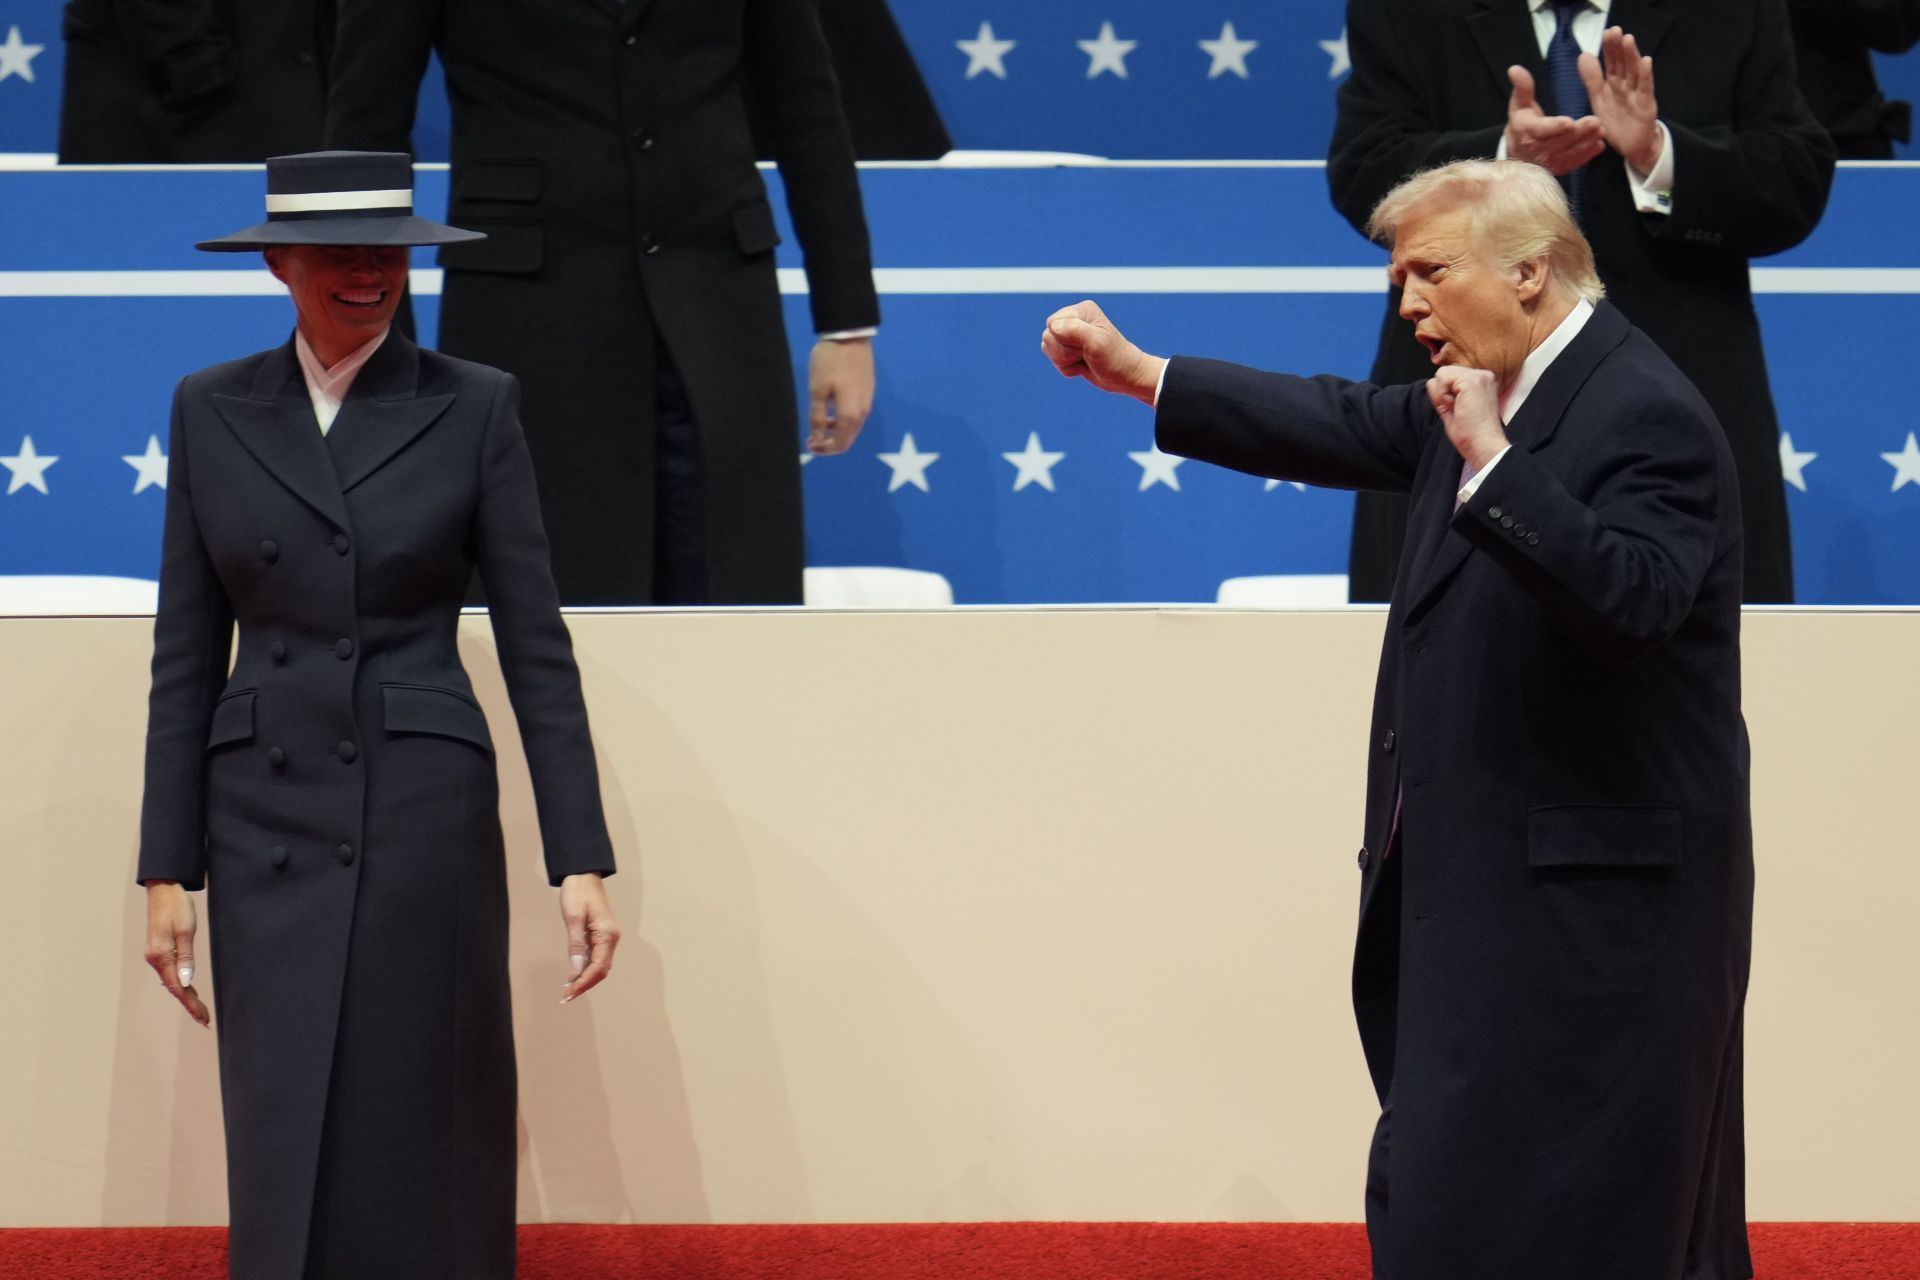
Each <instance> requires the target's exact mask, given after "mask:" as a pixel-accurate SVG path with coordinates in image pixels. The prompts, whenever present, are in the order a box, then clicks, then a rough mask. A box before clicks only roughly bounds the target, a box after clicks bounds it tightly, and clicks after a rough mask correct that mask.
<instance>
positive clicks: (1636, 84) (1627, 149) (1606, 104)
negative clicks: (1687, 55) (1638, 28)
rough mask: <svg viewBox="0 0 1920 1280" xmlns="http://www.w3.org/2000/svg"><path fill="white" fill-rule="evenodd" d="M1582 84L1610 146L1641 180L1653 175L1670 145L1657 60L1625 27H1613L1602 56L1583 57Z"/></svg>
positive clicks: (1590, 55) (1609, 29)
mask: <svg viewBox="0 0 1920 1280" xmlns="http://www.w3.org/2000/svg"><path fill="white" fill-rule="evenodd" d="M1580 79H1581V80H1582V81H1583V82H1584V83H1585V84H1586V86H1587V97H1588V98H1590V99H1592V101H1593V114H1594V115H1595V116H1596V117H1597V118H1598V119H1599V121H1600V129H1601V132H1602V133H1603V134H1604V135H1605V137H1606V141H1607V145H1608V146H1610V147H1612V148H1613V149H1614V150H1615V151H1618V152H1619V153H1620V154H1621V155H1623V156H1625V157H1626V160H1627V163H1628V164H1630V165H1632V166H1633V171H1634V172H1635V173H1637V174H1639V175H1640V176H1641V177H1643V178H1644V177H1645V176H1646V175H1648V174H1650V173H1652V172H1653V166H1654V165H1656V164H1658V163H1660V152H1661V149H1662V148H1663V147H1664V146H1665V145H1666V144H1665V139H1664V137H1663V136H1662V134H1661V130H1660V103H1659V100H1658V98H1656V97H1655V96H1654V92H1653V59H1652V58H1643V57H1641V56H1640V46H1639V45H1638V44H1636V43H1635V42H1634V39H1633V37H1632V36H1630V35H1627V34H1625V33H1624V32H1622V31H1621V29H1620V28H1619V27H1608V28H1607V34H1606V35H1605V36H1603V37H1602V38H1601V41H1600V56H1599V57H1597V58H1596V57H1594V56H1593V55H1592V54H1590V53H1583V54H1581V55H1580Z"/></svg>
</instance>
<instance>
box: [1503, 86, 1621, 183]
mask: <svg viewBox="0 0 1920 1280" xmlns="http://www.w3.org/2000/svg"><path fill="white" fill-rule="evenodd" d="M1507 79H1508V80H1509V81H1510V82H1511V83H1512V84H1513V96H1512V97H1510V98H1508V99H1507V159H1509V160H1526V161H1529V162H1530V163H1533V164H1537V165H1539V166H1540V167H1541V168H1543V169H1545V170H1546V171H1547V172H1548V173H1551V174H1552V175H1553V176H1554V177H1556V178H1558V177H1560V176H1562V175H1564V174H1569V173H1572V172H1573V171H1574V170H1575V169H1578V168H1579V167H1580V166H1581V165H1583V164H1585V163H1586V162H1587V161H1589V160H1591V159H1593V158H1594V157H1595V156H1597V155H1599V154H1600V153H1601V152H1602V151H1604V150H1606V148H1607V140H1606V137H1605V136H1604V135H1603V134H1602V132H1601V129H1600V121H1599V118H1598V117H1596V116H1582V117H1581V118H1580V119H1578V120H1575V119H1574V118H1573V117H1571V116H1550V115H1548V114H1546V113H1545V112H1544V111H1542V110H1541V109H1540V104H1539V102H1538V101H1537V100H1535V98H1534V96H1533V73H1532V72H1531V71H1528V70H1527V69H1526V68H1525V67H1519V66H1514V67H1508V68H1507Z"/></svg>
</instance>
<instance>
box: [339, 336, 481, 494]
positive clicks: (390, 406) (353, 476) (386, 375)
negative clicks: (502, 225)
mask: <svg viewBox="0 0 1920 1280" xmlns="http://www.w3.org/2000/svg"><path fill="white" fill-rule="evenodd" d="M419 381H420V348H419V347H416V346H415V345H414V344H413V343H412V342H411V341H410V340H409V339H408V338H407V336H406V335H405V334H403V333H400V332H399V331H398V330H395V331H392V332H390V333H388V334H387V340H386V341H385V342H383V343H381V344H380V349H379V350H378V351H376V352H374V353H373V357H372V359H370V360H368V361H367V363H366V367H365V368H363V369H361V370H360V374H359V376H358V377H356V378H355V379H354V380H353V386H352V388H351V389H350V390H348V392H347V398H346V399H345V400H343V401H342V402H341V404H340V416H339V417H337V418H335V419H334V421H333V427H332V429H331V430H330V431H329V432H328V433H327V436H326V448H327V451H328V452H329V453H330V454H331V455H332V457H333V470H334V472H335V473H336V474H337V475H338V476H339V484H340V490H341V492H342V493H345V492H348V491H350V490H351V489H352V488H353V487H354V486H355V485H357V484H359V483H360V482H361V481H363V480H365V479H366V478H367V477H368V476H370V475H372V474H373V473H374V472H376V471H378V470H379V469H380V468H381V467H383V466H385V465H386V464H387V462H388V461H389V460H390V459H392V458H393V457H394V455H395V454H397V453H399V452H400V451H401V450H402V449H404V448H406V447H407V446H408V445H410V444H412V443H413V441H414V440H415V439H416V438H417V437H418V436H419V435H420V433H421V432H423V431H425V430H426V429H427V428H428V427H430V426H432V425H433V424H434V422H435V421H436V420H437V419H438V418H439V417H440V415H441V414H443V413H445V412H446V411H447V406H448V405H450V404H452V403H453V397H452V396H450V395H438V396H422V395H419V394H418V388H419Z"/></svg>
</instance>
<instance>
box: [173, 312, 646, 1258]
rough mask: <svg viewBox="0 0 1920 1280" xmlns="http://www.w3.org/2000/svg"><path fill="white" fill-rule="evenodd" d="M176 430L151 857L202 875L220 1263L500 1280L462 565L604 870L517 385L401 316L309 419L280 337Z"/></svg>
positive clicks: (483, 731)
mask: <svg viewBox="0 0 1920 1280" xmlns="http://www.w3.org/2000/svg"><path fill="white" fill-rule="evenodd" d="M170 439H171V442H172V443H171V445H170V446H169V448H170V454H169V457H168V480H167V514H166V532H165V544H164V552H163V558H162V563H161V571H160V606H159V613H158V616H157V617H156V619H155V621H154V654H153V693H152V701H151V708H150V719H149V728H148V732H147V764H146V794H145V800H144V803H143V806H142V810H141V829H140V864H139V875H140V878H141V879H142V880H147V879H170V880H178V881H180V882H181V883H182V884H185V885H187V886H188V887H190V888H197V887H199V886H200V885H201V884H203V883H204V884H205V885H206V886H207V889H208V895H207V896H208V903H207V905H208V917H209V924H210V936H211V942H212V946H211V954H210V959H211V962H212V964H213V976H214V995H215V999H216V1002H217V1009H216V1017H217V1023H216V1026H217V1030H218V1033H219V1037H220V1083H221V1093H222V1099H223V1106H224V1110H225V1119H226V1136H227V1161H228V1188H229V1202H230V1208H231V1214H232V1226H233V1230H232V1274H233V1275H234V1276H235V1277H237V1278H240V1277H244V1278H247V1280H288V1277H297V1276H300V1275H302V1274H311V1275H315V1276H349V1275H351V1276H381V1275H393V1276H401V1275H404V1276H407V1277H408V1278H409V1280H438V1278H442V1277H445V1278H451V1277H458V1278H459V1280H470V1278H474V1277H483V1278H487V1280H492V1278H494V1277H506V1276H510V1275H511V1274H512V1270H513V1246H514V1236H513V1230H514V1168H515V1133H514V1105H515V1104H514V1082H515V1077H514V1058H513V1032H512V1026H511V1018H510V1012H509V1008H508V990H507V967H506V964H507V889H506V877H505V870H504V860H503V858H502V844H501V834H500V822H499V813H498V788H497V783H496V779H495V774H494V763H493V749H492V743H491V738H490V737H489V735H488V730H487V721H486V717H485V716H484V715H483V714H482V713H481V710H480V707H479V704H478V703H476V702H475V701H474V697H473V689H472V686H471V684H470V683H469V682H468V679H467V675H466V672H465V671H464V670H463V669H462V667H461V663H460V655H459V650H458V646H457V643H456V634H455V632H456V628H457V625H458V622H459V610H460V605H461V602H462V600H463V599H464V598H465V595H466V591H467V587H468V582H469V580H470V578H471V577H472V575H473V573H474V571H475V569H476V568H477V569H478V571H479V573H480V575H481V577H482V579H483V580H484V582H485V584H486V588H487V597H488V600H489V603H490V606H491V613H492V622H493V630H494V636H495V639H496V641H497V642H498V646H499V653H500V662H501V667H502V669H503V670H504V672H505V675H506V681H507V689H508V692H509V694H510V696H511V698H512V702H513V707H514V714H515V717H516V718H517V720H518V721H519V726H520V735H521V739H522V741H523V742H524V743H525V745H526V750H527V762H528V765H529V767H530V768H531V771H532V775H533V783H534V794H535V797H536V799H537V801H538V806H539V814H540V830H541V837H542V839H543V841H544V843H545V847H546V862H547V871H548V874H549V875H550V876H551V878H552V879H553V881H554V883H556V884H557V883H559V881H560V880H561V879H562V878H563V877H565V876H567V875H569V874H573V873H575V872H584V871H597V872H600V873H602V874H607V873H610V872H612V870H613V855H612V852H611V849H610V847H609V844H608V839H607V832H606V826H605V822H604V820H603V818H602V816H601V807H600V794H599V783H598V775H597V773H596V770H595V767H594V754H593V746H592V742H591V740H590V738H589V735H588V730H587V717H586V709H585V706H584V704H583V703H582V700H581V695H580V683H579V676H578V672H577V670H576V668H575V665H574V659H573V650H572V643H571V640H570V639H569V637H568V635H567V629H566V626H565V624H564V623H563V622H562V620H561V617H560V613H559V609H558V602H557V600H556V597H555V593H554V588H553V580H552V578H551V576H550V575H549V573H548V571H547V549H546V540H545V538H544V536H543V535H542V532H541V525H540V512H539V507H538V503H537V500H536V498H535V495H534V484H533V474H532V468H531V465H530V463H529V460H528V457H527V452H526V448H525V446H524V443H523V441H522V437H521V431H520V425H519V421H518V418H517V417H516V414H515V389H514V385H513V381H512V379H511V378H509V377H508V376H507V375H505V374H502V373H500V372H498V371H497V370H493V369H487V368H482V367H480V366H478V365H472V364H468V363H466V362H464V361H460V360H454V359H451V358H448V357H446V356H442V355H439V354H436V353H434V352H431V351H421V350H420V349H418V348H417V347H415V346H414V345H413V344H412V343H410V342H408V341H407V340H406V338H404V337H403V336H401V335H400V334H399V333H397V332H394V333H390V334H389V335H388V337H387V340H386V342H385V343H384V344H383V345H382V346H381V348H380V349H379V350H378V351H377V352H375V353H374V356H373V358H372V359H371V360H369V361H368V362H367V365H366V367H365V368H364V369H362V370H361V372H360V375H359V377H358V378H357V379H356V381H355V382H354V384H353V387H352V390H351V392H350V393H349V395H348V397H347V399H346V401H345V402H344V403H343V404H342V405H341V408H340V414H339V417H338V419H337V420H336V421H335V422H334V425H333V428H332V431H331V432H330V433H329V434H328V435H326V436H325V437H322V435H321V433H320V429H319V427H318V425H317V424H316V422H315V420H314V413H313V407H312V404H311V402H310V401H309V399H308V395H307V389H306V384H305V381H304V380H303V378H302V377H301V374H300V369H299V365H298V363H297V361H296V359H295V356H294V352H293V347H292V344H291V343H289V344H288V345H286V346H283V347H280V348H277V349H275V350H272V351H267V352H263V353H261V354H259V355H254V356H249V357H247V358H246V359H244V360H237V361H234V362H233V363H231V364H223V365H217V366H215V367H214V368H211V369H206V370H203V371H201V372H200V373H196V374H193V375H191V376H189V377H188V378H186V379H185V380H184V381H183V382H182V383H181V384H180V389H179V391H178V393H177V395H176V397H175V400H174V412H173V426H172V431H171V435H170ZM236 622H237V623H238V625H239V643H238V646H237V649H236V648H234V647H233V633H234V624H235V623H236ZM230 652H231V653H232V654H233V658H232V670H231V674H229V670H228V660H229V653H230ZM303 1266H308V1268H309V1269H308V1270H306V1271H303Z"/></svg>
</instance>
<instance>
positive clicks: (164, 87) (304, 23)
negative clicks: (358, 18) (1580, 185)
mask: <svg viewBox="0 0 1920 1280" xmlns="http://www.w3.org/2000/svg"><path fill="white" fill-rule="evenodd" d="M333 22H334V8H333V0H67V7H66V13H65V19H64V22H63V24H62V34H63V35H64V36H65V37H66V44H67V66H66V83H65V87H64V89H63V90H62V93H61V98H60V163H61V164H225V163H236V164H245V163H255V164H257V163H258V162H260V161H262V160H265V159H266V158H267V157H268V156H275V155H287V154H290V153H293V152H296V151H311V150H312V149H313V148H315V147H317V146H319V145H320V137H321V133H322V132H323V130H324V129H325V127H326V111H327V79H326V77H327V60H328V59H329V58H330V57H331V56H332V52H333Z"/></svg>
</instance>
